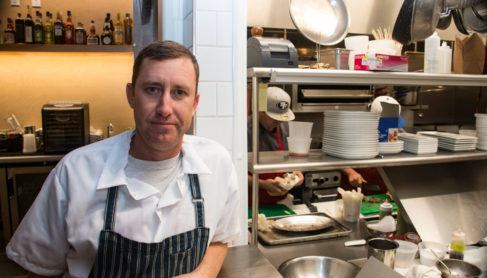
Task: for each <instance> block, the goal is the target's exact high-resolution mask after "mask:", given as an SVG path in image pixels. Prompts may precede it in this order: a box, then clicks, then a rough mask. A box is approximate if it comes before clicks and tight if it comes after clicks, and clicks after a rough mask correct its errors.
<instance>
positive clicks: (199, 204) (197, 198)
mask: <svg viewBox="0 0 487 278" xmlns="http://www.w3.org/2000/svg"><path fill="white" fill-rule="evenodd" d="M189 184H190V187H191V195H192V196H193V204H194V210H195V220H196V227H199V228H204V227H205V206H204V204H203V202H204V200H203V197H201V190H200V182H199V179H198V175H197V174H189Z"/></svg>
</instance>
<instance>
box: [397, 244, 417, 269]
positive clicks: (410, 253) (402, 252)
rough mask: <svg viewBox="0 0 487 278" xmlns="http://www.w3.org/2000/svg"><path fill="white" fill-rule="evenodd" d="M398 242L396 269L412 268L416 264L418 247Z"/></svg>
mask: <svg viewBox="0 0 487 278" xmlns="http://www.w3.org/2000/svg"><path fill="white" fill-rule="evenodd" d="M396 242H397V243H399V248H397V250H396V259H395V261H394V267H402V268H407V267H410V266H411V265H412V264H413V263H414V257H415V256H416V252H418V245H416V244H414V243H412V242H409V241H405V240H396Z"/></svg>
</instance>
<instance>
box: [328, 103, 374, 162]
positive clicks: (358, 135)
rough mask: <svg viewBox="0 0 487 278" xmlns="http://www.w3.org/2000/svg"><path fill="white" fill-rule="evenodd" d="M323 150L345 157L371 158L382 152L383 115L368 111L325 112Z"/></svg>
mask: <svg viewBox="0 0 487 278" xmlns="http://www.w3.org/2000/svg"><path fill="white" fill-rule="evenodd" d="M324 116H325V118H324V121H323V123H324V129H323V131H324V134H323V152H325V153H326V154H329V155H332V156H336V157H340V158H345V159H368V158H373V157H375V156H377V155H378V154H379V150H378V139H379V131H378V129H377V128H378V126H379V115H378V114H375V113H372V112H365V111H339V110H330V111H325V113H324Z"/></svg>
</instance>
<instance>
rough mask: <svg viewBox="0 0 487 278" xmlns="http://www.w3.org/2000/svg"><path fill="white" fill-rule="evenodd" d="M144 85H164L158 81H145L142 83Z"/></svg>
mask: <svg viewBox="0 0 487 278" xmlns="http://www.w3.org/2000/svg"><path fill="white" fill-rule="evenodd" d="M142 85H144V86H148V85H153V86H162V83H161V82H157V81H150V80H148V81H143V82H142Z"/></svg>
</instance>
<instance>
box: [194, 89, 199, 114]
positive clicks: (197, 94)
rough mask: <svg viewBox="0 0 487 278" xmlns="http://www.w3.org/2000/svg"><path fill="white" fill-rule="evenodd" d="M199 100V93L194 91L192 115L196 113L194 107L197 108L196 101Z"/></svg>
mask: <svg viewBox="0 0 487 278" xmlns="http://www.w3.org/2000/svg"><path fill="white" fill-rule="evenodd" d="M199 102H200V94H199V93H198V92H196V95H195V97H194V104H193V115H194V114H195V113H196V109H197V108H198V103H199Z"/></svg>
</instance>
